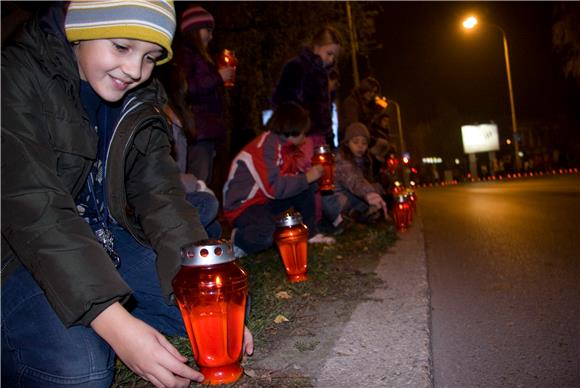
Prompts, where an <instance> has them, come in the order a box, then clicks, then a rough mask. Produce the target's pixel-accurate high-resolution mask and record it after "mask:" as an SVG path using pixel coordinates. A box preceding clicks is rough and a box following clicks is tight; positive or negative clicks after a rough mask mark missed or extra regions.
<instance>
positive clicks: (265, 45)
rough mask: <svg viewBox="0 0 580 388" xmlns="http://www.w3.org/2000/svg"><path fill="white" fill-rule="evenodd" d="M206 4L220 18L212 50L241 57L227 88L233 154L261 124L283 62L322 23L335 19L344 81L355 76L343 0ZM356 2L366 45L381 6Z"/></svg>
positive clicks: (360, 36)
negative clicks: (340, 39) (232, 82)
mask: <svg viewBox="0 0 580 388" xmlns="http://www.w3.org/2000/svg"><path fill="white" fill-rule="evenodd" d="M176 4H179V3H176ZM202 6H203V7H204V8H206V9H207V10H208V11H209V12H211V13H212V14H213V15H214V17H215V19H216V29H215V31H214V41H213V42H212V45H211V46H212V49H213V50H214V52H213V54H214V55H217V54H218V52H219V51H221V50H223V49H224V48H228V49H232V50H234V52H235V54H236V56H237V58H238V62H239V64H238V68H237V76H236V84H237V86H236V87H235V88H233V89H230V90H229V91H228V99H227V100H228V109H227V111H228V118H227V120H228V124H229V125H228V126H229V128H232V133H231V141H230V143H231V146H230V156H233V155H235V153H237V151H239V149H240V148H241V147H243V145H244V144H246V143H247V141H249V140H250V139H251V138H253V136H254V135H255V134H256V132H257V131H259V130H260V129H261V128H262V123H261V112H262V111H263V110H265V109H269V108H270V97H271V94H272V91H273V89H274V87H275V85H276V82H277V80H278V77H279V75H280V72H281V69H282V67H283V65H284V63H285V62H286V61H287V60H288V59H290V58H292V57H293V56H295V55H297V54H298V52H299V51H300V48H301V47H302V46H303V44H305V43H306V42H307V41H308V39H309V38H310V36H311V35H312V34H314V33H315V32H316V31H317V30H318V29H320V28H321V27H322V26H324V25H326V24H328V25H332V26H333V27H335V28H337V29H338V30H339V31H340V32H341V33H342V36H343V41H344V44H343V46H342V47H343V50H342V53H341V58H340V60H339V71H340V74H341V82H342V79H351V78H352V76H351V74H350V72H348V69H350V65H349V61H350V56H349V47H350V42H349V39H348V38H349V34H348V22H347V19H346V9H345V3H344V2H212V3H207V4H205V3H204V4H202ZM351 7H352V12H353V20H354V21H355V26H356V29H357V36H358V40H359V46H360V47H362V48H365V47H367V45H368V42H370V39H371V37H372V35H373V34H374V28H373V22H374V20H373V19H372V16H373V15H374V14H373V12H374V9H375V8H376V7H377V6H376V5H373V4H372V3H358V2H352V3H351ZM346 83H347V84H348V83H352V82H348V81H347V82H346Z"/></svg>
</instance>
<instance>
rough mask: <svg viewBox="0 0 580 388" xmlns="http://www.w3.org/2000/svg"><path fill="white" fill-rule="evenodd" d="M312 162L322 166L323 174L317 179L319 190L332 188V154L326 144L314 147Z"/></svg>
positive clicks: (330, 189) (333, 187)
mask: <svg viewBox="0 0 580 388" xmlns="http://www.w3.org/2000/svg"><path fill="white" fill-rule="evenodd" d="M312 164H313V165H314V164H319V165H321V166H322V167H323V168H324V174H323V175H322V176H321V177H320V179H319V188H320V191H332V190H334V189H335V186H334V154H333V153H332V151H331V150H330V146H329V145H328V144H323V145H321V146H318V147H316V148H315V149H314V156H313V157H312Z"/></svg>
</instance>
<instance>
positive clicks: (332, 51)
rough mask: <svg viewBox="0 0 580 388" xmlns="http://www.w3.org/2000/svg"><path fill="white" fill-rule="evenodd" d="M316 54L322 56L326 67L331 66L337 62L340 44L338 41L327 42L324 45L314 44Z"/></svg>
mask: <svg viewBox="0 0 580 388" xmlns="http://www.w3.org/2000/svg"><path fill="white" fill-rule="evenodd" d="M313 51H314V54H316V55H318V56H320V58H322V63H323V64H324V66H325V67H330V66H332V65H333V64H334V62H336V59H337V58H338V53H339V51H340V46H339V45H337V44H336V43H331V44H326V45H324V46H314V50H313Z"/></svg>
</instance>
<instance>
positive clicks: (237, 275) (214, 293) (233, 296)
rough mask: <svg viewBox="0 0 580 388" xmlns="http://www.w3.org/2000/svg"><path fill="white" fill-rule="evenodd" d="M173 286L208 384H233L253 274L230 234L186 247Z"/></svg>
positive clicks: (193, 348) (240, 370) (238, 372)
mask: <svg viewBox="0 0 580 388" xmlns="http://www.w3.org/2000/svg"><path fill="white" fill-rule="evenodd" d="M181 252H182V253H181V256H182V263H181V264H182V266H181V269H180V270H179V272H178V273H177V275H176V276H175V278H174V279H173V290H174V291H175V297H176V299H177V303H178V305H179V309H180V310H181V314H182V316H183V321H184V323H185V328H186V330H187V334H188V336H189V340H190V342H191V347H192V350H193V355H194V358H195V362H196V363H197V365H198V366H199V369H200V372H201V373H202V374H203V375H204V376H205V380H204V383H205V384H212V385H214V384H227V383H233V382H235V381H237V380H238V379H239V378H240V376H241V375H242V372H243V368H242V367H241V366H240V359H241V357H242V346H243V339H244V318H245V311H246V298H247V294H248V274H247V272H246V271H245V270H244V269H243V268H242V267H241V266H240V264H239V261H238V260H236V258H235V256H234V252H233V249H232V246H231V244H229V242H227V241H226V240H202V241H198V242H197V243H195V244H191V245H187V246H185V247H183V248H182V250H181Z"/></svg>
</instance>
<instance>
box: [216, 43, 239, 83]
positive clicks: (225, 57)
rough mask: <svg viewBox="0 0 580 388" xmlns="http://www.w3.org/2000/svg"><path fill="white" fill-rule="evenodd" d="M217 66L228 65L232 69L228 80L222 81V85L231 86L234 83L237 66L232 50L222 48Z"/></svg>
mask: <svg viewBox="0 0 580 388" xmlns="http://www.w3.org/2000/svg"><path fill="white" fill-rule="evenodd" d="M218 67H219V68H220V69H222V68H227V67H230V68H232V69H233V70H234V74H233V77H232V78H231V79H229V80H226V81H224V86H225V87H226V88H233V87H234V86H235V84H236V68H237V67H238V59H237V58H236V55H235V54H234V52H233V51H232V50H227V49H225V50H223V51H222V53H221V55H220V57H219V59H218Z"/></svg>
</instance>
